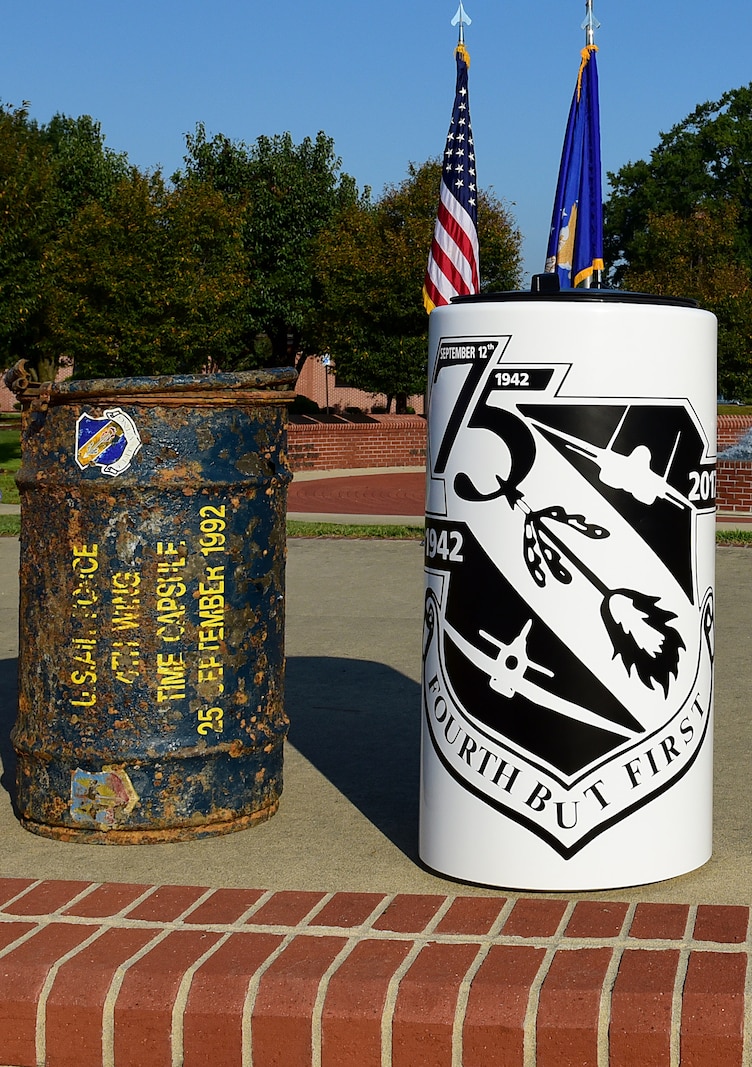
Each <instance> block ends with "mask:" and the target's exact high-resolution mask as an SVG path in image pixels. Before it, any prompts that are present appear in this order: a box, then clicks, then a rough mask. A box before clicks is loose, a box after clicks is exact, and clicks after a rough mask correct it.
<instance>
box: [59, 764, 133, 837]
mask: <svg viewBox="0 0 752 1067" xmlns="http://www.w3.org/2000/svg"><path fill="white" fill-rule="evenodd" d="M137 803H138V795H137V793H136V790H135V789H134V788H133V784H132V782H131V780H130V778H129V777H128V775H127V774H126V772H125V770H124V768H123V767H114V766H110V767H103V768H102V770H101V771H84V770H81V769H80V768H79V769H77V770H75V771H74V772H73V774H72V775H71V808H70V810H71V817H72V819H73V821H74V822H75V823H79V824H80V825H82V826H85V827H87V828H89V829H94V830H110V829H112V827H113V826H115V825H116V823H117V821H118V816H123V815H130V813H131V812H132V811H133V809H134V808H135V806H136V804H137Z"/></svg>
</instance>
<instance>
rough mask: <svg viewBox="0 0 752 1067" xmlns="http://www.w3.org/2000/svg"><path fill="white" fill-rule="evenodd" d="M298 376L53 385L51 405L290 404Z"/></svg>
mask: <svg viewBox="0 0 752 1067" xmlns="http://www.w3.org/2000/svg"><path fill="white" fill-rule="evenodd" d="M297 377H298V373H297V371H296V370H295V369H294V367H270V368H263V369H259V370H253V371H242V372H238V373H234V374H233V373H221V374H174V375H169V376H164V377H154V378H99V379H92V380H73V379H69V380H67V381H64V382H59V383H57V384H55V385H54V386H53V387H52V389H51V391H50V396H49V402H50V403H51V404H75V403H79V402H81V401H88V400H93V399H97V400H107V398H109V397H113V398H115V397H116V398H117V399H118V400H120V401H126V400H127V401H128V402H129V403H131V404H167V405H169V404H183V403H186V402H187V401H193V402H195V403H199V404H202V405H203V404H211V405H215V404H216V405H225V404H227V405H237V404H238V403H243V402H245V403H248V402H250V403H273V404H279V403H282V404H285V403H291V402H292V401H293V399H294V398H295V394H294V392H293V386H294V385H295V382H296V381H297Z"/></svg>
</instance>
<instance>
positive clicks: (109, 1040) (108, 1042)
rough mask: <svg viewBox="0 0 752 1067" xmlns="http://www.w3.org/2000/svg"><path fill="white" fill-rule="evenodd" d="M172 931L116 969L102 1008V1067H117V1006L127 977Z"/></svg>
mask: <svg viewBox="0 0 752 1067" xmlns="http://www.w3.org/2000/svg"><path fill="white" fill-rule="evenodd" d="M170 933H171V931H170V930H162V932H161V933H160V934H156V936H155V937H153V938H152V939H151V940H150V941H147V943H146V944H145V945H143V946H142V947H141V948H140V949H138V951H137V952H134V953H133V955H132V956H129V957H128V959H127V960H124V961H123V962H122V963H121V964H120V965H119V966H118V967H117V969H116V971H115V973H114V974H113V976H112V981H111V982H110V988H109V989H108V990H107V996H106V997H105V999H104V1005H103V1007H102V1067H115V1006H116V1004H117V999H118V996H119V995H120V990H121V989H122V986H123V982H124V981H125V976H126V975H127V973H128V971H129V969H130V968H131V967H132V966H133V964H134V963H138V961H139V960H140V959H142V958H143V957H144V956H146V955H147V954H148V953H149V952H151V950H152V949H153V948H156V946H157V945H159V944H160V943H161V942H162V941H164V940H166V938H167V937H168V936H169V935H170Z"/></svg>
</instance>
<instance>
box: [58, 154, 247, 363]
mask: <svg viewBox="0 0 752 1067" xmlns="http://www.w3.org/2000/svg"><path fill="white" fill-rule="evenodd" d="M114 194H115V195H113V196H112V197H111V198H110V200H109V202H108V203H106V204H104V203H99V202H96V201H94V202H91V203H89V204H87V205H86V206H84V207H83V208H81V209H80V210H79V212H78V214H77V215H76V216H75V218H74V219H73V221H72V222H71V223H70V225H69V226H68V228H67V229H66V230H65V231H64V232H63V233H62V235H61V236H60V237H59V239H58V240H57V241H56V242H55V243H54V244H53V245H52V246H51V247H50V248H49V249H48V251H47V253H46V255H45V259H44V271H45V274H46V277H47V280H48V284H49V289H50V292H51V293H52V294H53V295H52V296H51V298H50V311H49V323H48V325H49V330H48V333H47V336H46V337H45V339H44V341H43V344H42V347H43V348H44V349H45V350H47V349H49V350H50V351H52V352H60V353H61V354H62V355H63V356H64V357H65V358H66V359H68V360H70V361H72V362H73V365H74V374H75V376H76V377H79V378H90V377H123V376H130V375H154V374H175V373H185V372H200V371H203V370H207V369H209V368H211V367H213V366H215V365H218V366H220V367H222V368H223V369H228V368H229V367H231V366H235V365H237V363H238V362H239V360H240V358H241V356H242V354H243V351H244V344H243V339H242V336H241V329H240V324H239V323H238V320H237V315H236V308H237V305H238V303H239V302H242V300H243V297H244V293H245V290H246V286H247V279H246V276H245V257H244V253H243V244H242V211H241V210H240V209H239V208H238V207H237V206H235V207H234V206H232V205H230V204H228V203H227V202H226V200H225V199H224V197H223V196H222V195H221V194H220V193H218V192H217V191H216V190H215V189H212V188H211V186H209V185H206V184H204V183H198V182H194V181H189V182H186V183H185V184H184V185H183V186H182V187H181V188H180V189H178V190H172V191H171V190H169V189H167V187H166V186H165V183H164V181H163V180H162V177H161V175H160V174H159V173H156V174H153V175H150V176H149V175H144V174H142V173H140V172H139V171H137V170H136V169H135V168H134V169H133V170H132V171H131V172H130V174H129V176H128V177H127V178H125V179H123V180H121V181H120V182H119V183H118V184H117V186H116V188H115V190H114Z"/></svg>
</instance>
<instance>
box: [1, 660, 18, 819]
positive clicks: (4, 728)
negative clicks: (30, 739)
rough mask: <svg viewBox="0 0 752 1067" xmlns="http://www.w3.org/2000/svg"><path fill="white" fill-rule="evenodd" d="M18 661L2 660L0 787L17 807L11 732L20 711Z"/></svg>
mask: <svg viewBox="0 0 752 1067" xmlns="http://www.w3.org/2000/svg"><path fill="white" fill-rule="evenodd" d="M17 672H18V660H17V659H3V660H0V694H2V696H0V763H2V772H3V773H2V774H1V775H0V786H2V787H3V789H5V791H6V792H7V793H9V794H10V798H11V801H12V803H13V808H14V810H15V807H16V754H15V752H14V751H13V745H12V744H11V742H10V732H11V730H12V729H13V724H14V723H15V721H16V712H17V710H18V697H17V692H18V673H17Z"/></svg>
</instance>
